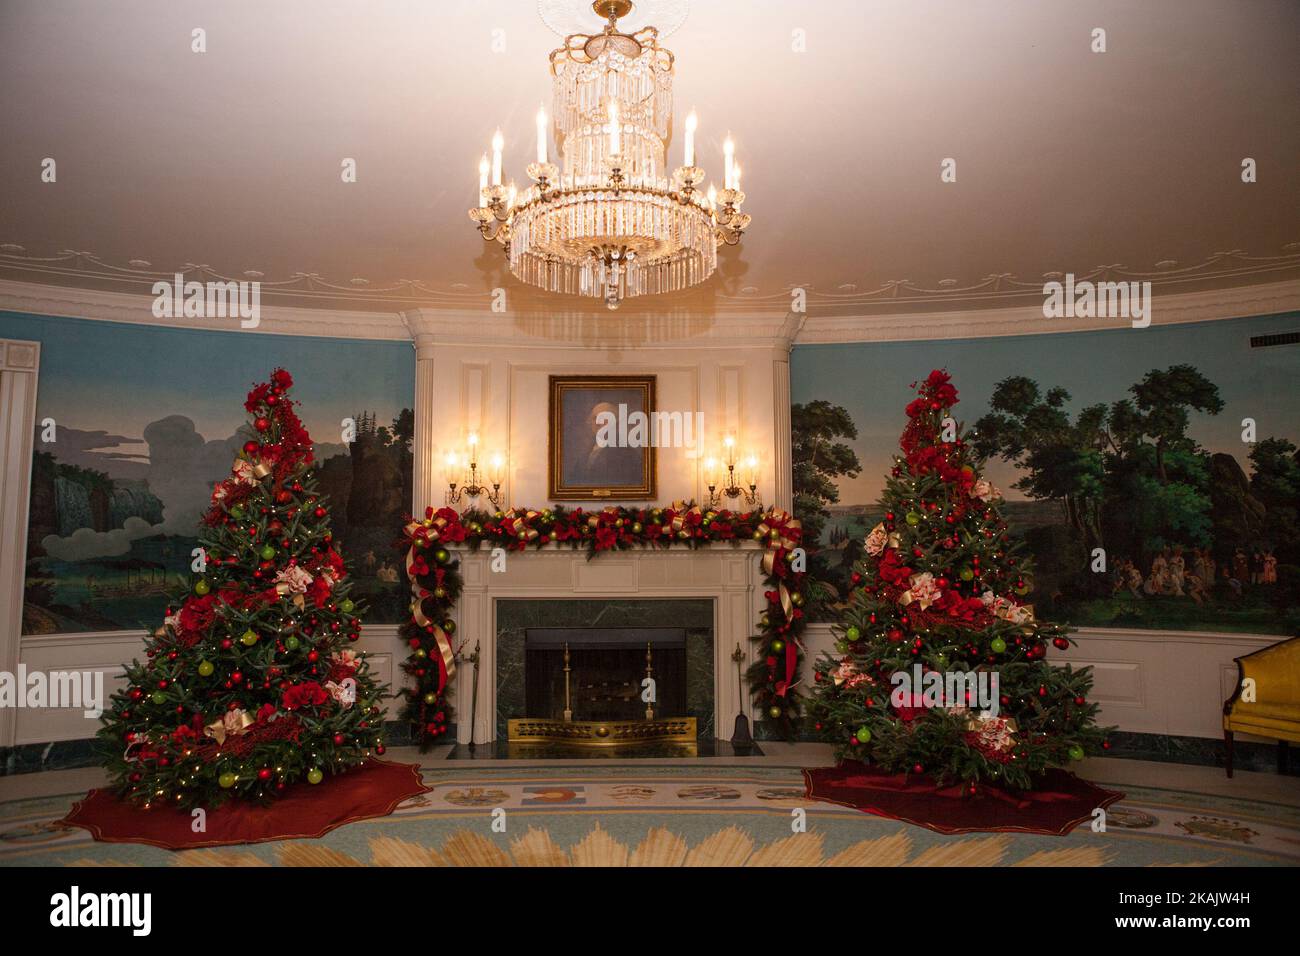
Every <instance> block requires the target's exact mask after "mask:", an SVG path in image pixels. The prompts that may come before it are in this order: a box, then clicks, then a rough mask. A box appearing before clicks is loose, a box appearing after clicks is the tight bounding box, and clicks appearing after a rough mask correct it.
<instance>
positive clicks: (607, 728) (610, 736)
mask: <svg viewBox="0 0 1300 956" xmlns="http://www.w3.org/2000/svg"><path fill="white" fill-rule="evenodd" d="M695 735H696V726H695V718H694V717H660V718H657V719H654V720H551V719H539V718H533V717H511V718H510V719H509V720H508V721H507V722H506V739H507V741H508V742H509V743H512V744H525V743H539V744H540V743H550V744H555V743H562V744H569V745H572V746H576V747H626V746H629V745H634V744H645V743H681V744H693V743H695Z"/></svg>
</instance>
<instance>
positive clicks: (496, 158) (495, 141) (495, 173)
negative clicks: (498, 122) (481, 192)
mask: <svg viewBox="0 0 1300 956" xmlns="http://www.w3.org/2000/svg"><path fill="white" fill-rule="evenodd" d="M505 144H506V141H505V140H504V139H503V138H502V137H501V130H497V131H496V135H495V136H493V137H492V185H493V186H500V185H501V147H503V146H505Z"/></svg>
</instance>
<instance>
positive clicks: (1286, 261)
mask: <svg viewBox="0 0 1300 956" xmlns="http://www.w3.org/2000/svg"><path fill="white" fill-rule="evenodd" d="M736 264H737V262H735V261H733V262H731V263H730V265H731V266H734V265H736ZM1297 272H1300V242H1289V243H1286V244H1285V245H1284V246H1282V250H1281V254H1279V255H1251V254H1250V253H1248V252H1247V251H1246V250H1244V249H1229V250H1222V251H1217V252H1214V253H1211V254H1210V255H1207V256H1205V257H1203V258H1202V259H1201V260H1200V261H1197V262H1194V263H1192V264H1191V265H1182V264H1180V263H1179V262H1177V261H1175V260H1172V259H1160V260H1159V261H1157V263H1156V264H1155V266H1154V267H1153V268H1151V269H1140V268H1129V267H1127V266H1125V265H1122V264H1119V263H1113V264H1107V265H1098V266H1094V267H1092V268H1090V269H1087V270H1083V271H1076V273H1075V278H1076V281H1083V280H1089V281H1094V282H1097V281H1122V282H1134V281H1149V282H1151V284H1152V285H1153V287H1155V289H1156V290H1157V291H1159V292H1161V293H1162V294H1165V295H1172V294H1176V293H1182V292H1187V291H1197V290H1198V289H1203V288H1205V287H1206V286H1207V284H1212V285H1213V286H1215V287H1239V286H1243V285H1249V284H1254V283H1259V284H1268V283H1270V281H1272V282H1279V281H1285V280H1287V279H1291V278H1295V277H1296V275H1297ZM0 273H7V274H8V275H9V276H11V278H12V280H13V281H18V282H34V283H38V284H51V285H67V286H72V287H77V288H83V289H103V290H107V289H121V290H124V291H126V292H128V293H133V294H137V295H144V294H146V293H147V292H148V290H150V289H152V287H153V285H154V283H155V282H159V281H163V282H169V283H170V282H172V281H173V280H174V278H175V276H177V275H180V276H182V277H183V278H184V279H185V280H187V281H199V282H207V281H214V282H241V281H250V280H251V281H257V282H259V283H260V285H261V295H262V301H263V302H266V303H271V302H277V301H278V302H282V303H284V304H285V305H288V306H290V307H298V306H310V307H313V308H321V309H335V310H343V311H347V310H350V309H357V310H360V311H363V312H377V311H383V312H399V311H403V310H413V309H437V310H443V309H450V310H453V311H454V310H463V309H473V308H479V307H480V306H481V305H484V304H485V303H488V302H489V301H490V299H491V297H492V295H493V291H494V290H495V289H497V288H503V287H509V288H510V290H511V292H510V294H511V297H512V298H513V299H515V300H516V301H518V302H520V303H522V305H523V308H522V309H521V311H526V312H531V313H533V314H537V315H543V316H545V315H550V314H553V312H554V307H553V305H552V302H553V300H552V299H551V297H550V295H549V294H548V293H545V292H541V291H539V290H536V289H533V288H531V287H529V286H524V285H520V284H518V283H516V282H515V281H514V280H513V279H512V278H511V277H510V276H509V273H508V271H507V270H505V269H504V267H503V268H502V269H501V270H499V271H497V272H494V273H493V274H492V275H491V276H485V278H484V281H485V283H486V285H485V286H484V288H482V289H480V290H477V291H469V290H468V287H464V286H463V285H462V287H461V288H460V289H457V287H455V286H453V287H452V288H451V289H446V288H442V287H440V286H438V285H435V284H433V283H430V282H428V281H426V280H422V279H388V280H375V281H371V280H369V279H364V278H360V277H356V278H352V279H350V280H347V281H346V282H336V281H331V280H330V279H328V278H326V277H324V276H322V275H321V274H319V273H316V272H305V271H298V272H293V273H290V275H289V276H288V277H287V278H281V279H268V278H266V276H265V274H264V273H262V272H260V271H256V270H249V271H245V272H243V273H242V274H240V275H238V276H234V275H226V274H225V273H223V272H220V271H218V270H216V269H213V268H212V267H211V266H209V265H206V264H201V263H200V264H196V263H189V262H187V263H185V264H184V265H183V266H181V267H180V268H179V269H176V270H173V271H169V272H161V271H158V270H156V269H154V268H153V266H152V264H151V263H149V262H146V261H145V260H142V259H132V260H130V261H129V263H128V265H127V266H121V265H117V264H116V263H112V262H109V261H107V260H105V259H103V258H101V257H100V256H98V255H96V254H95V253H93V252H88V251H78V250H75V249H63V250H62V251H60V252H58V253H56V254H53V255H45V256H40V255H33V254H30V253H28V251H27V247H26V246H24V245H21V244H17V243H12V242H5V243H0ZM742 275H743V270H742V271H741V273H739V274H729V267H728V265H726V264H725V263H720V265H719V270H718V277H717V282H716V283H714V284H712V285H709V286H704V287H697V288H696V289H695V290H694V291H693V292H683V293H676V294H673V295H667V296H662V297H656V298H657V299H658V302H657V307H656V306H651V307H650V308H649V309H647V310H645V311H646V312H647V313H648V314H655V315H660V314H664V313H665V312H666V313H669V314H672V313H676V312H678V311H681V310H683V309H686V310H694V311H696V312H707V313H708V314H710V315H722V314H724V313H734V314H737V315H747V314H749V313H751V312H753V311H754V310H755V309H758V310H761V311H771V310H777V309H781V308H783V307H788V305H789V303H790V301H791V294H792V292H793V291H794V290H796V289H798V290H801V291H802V293H803V295H804V296H805V297H806V298H807V300H808V302H809V304H810V305H812V306H815V311H816V312H817V314H820V315H825V314H834V315H840V316H844V317H854V316H857V315H860V314H872V313H875V314H889V313H892V312H893V311H896V310H899V309H903V308H908V307H910V308H912V309H913V311H916V312H923V311H928V310H930V309H936V308H945V307H946V308H947V309H949V310H960V309H972V308H981V307H984V308H989V307H994V305H995V303H1002V305H1003V306H1004V307H1005V308H1014V307H1016V306H1018V305H1021V304H1024V303H1026V302H1027V301H1028V300H1033V299H1035V298H1037V297H1038V296H1039V295H1040V294H1041V291H1042V286H1043V282H1044V281H1055V280H1063V279H1064V277H1065V274H1064V273H1062V272H1048V273H1044V274H1043V275H1042V277H1041V278H1039V279H1032V280H1028V279H1020V278H1018V277H1017V275H1016V273H1014V272H996V273H992V274H989V275H986V276H984V277H983V278H981V279H979V280H976V281H973V282H965V283H962V282H959V281H958V280H957V279H944V280H941V281H940V282H938V284H937V285H935V286H929V285H925V284H922V283H917V282H913V281H912V280H911V279H891V280H888V281H886V282H883V283H881V284H880V285H878V286H876V287H875V288H871V289H862V288H859V287H858V285H857V284H856V283H852V282H850V283H845V284H842V285H840V286H839V287H837V289H836V290H835V291H830V290H829V289H823V288H819V287H818V286H817V285H816V284H815V283H807V282H794V283H786V284H784V285H783V286H782V287H781V288H779V289H774V290H772V291H766V292H760V290H759V289H758V288H757V287H756V286H750V285H742V282H743V281H744V280H743V278H742ZM313 303H314V304H313ZM570 311H573V312H575V313H577V312H585V313H587V314H600V313H601V312H603V310H602V309H601V308H600V307H599V303H598V302H596V303H590V302H589V303H587V305H586V306H585V307H584V308H583V309H571V310H570ZM629 311H632V310H629ZM636 311H642V310H640V309H637V310H636Z"/></svg>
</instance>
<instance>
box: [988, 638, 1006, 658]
mask: <svg viewBox="0 0 1300 956" xmlns="http://www.w3.org/2000/svg"><path fill="white" fill-rule="evenodd" d="M989 648H990V649H991V650H992V651H993V653H994V654H1001V653H1002V652H1003V651H1005V650H1006V649H1007V642H1006V641H1004V640H1002V638H1000V637H995V638H993V640H991V641H989Z"/></svg>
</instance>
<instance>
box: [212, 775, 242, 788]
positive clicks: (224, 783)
mask: <svg viewBox="0 0 1300 956" xmlns="http://www.w3.org/2000/svg"><path fill="white" fill-rule="evenodd" d="M238 779H239V778H238V777H237V776H235V775H234V774H233V773H223V774H222V775H221V776H220V777H218V778H217V783H219V784H221V789H222V790H229V789H230V788H231V787H233V786H234V785H235V781H237V780H238Z"/></svg>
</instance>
